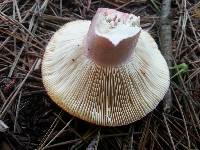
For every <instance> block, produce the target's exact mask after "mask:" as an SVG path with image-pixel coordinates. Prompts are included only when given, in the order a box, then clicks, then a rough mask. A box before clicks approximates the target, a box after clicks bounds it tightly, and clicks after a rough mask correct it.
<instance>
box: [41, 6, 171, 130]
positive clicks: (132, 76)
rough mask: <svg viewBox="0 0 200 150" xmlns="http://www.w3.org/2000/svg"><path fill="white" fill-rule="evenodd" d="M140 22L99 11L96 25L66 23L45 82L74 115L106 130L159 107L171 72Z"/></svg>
mask: <svg viewBox="0 0 200 150" xmlns="http://www.w3.org/2000/svg"><path fill="white" fill-rule="evenodd" d="M139 22H140V18H139V17H137V16H135V15H133V14H127V13H122V12H119V11H116V10H113V9H107V8H99V9H98V10H97V13H96V14H95V16H94V18H93V19H92V21H86V20H77V21H72V22H69V23H67V24H65V25H64V26H63V27H62V28H61V29H59V30H58V31H57V32H56V33H55V34H54V35H53V37H52V38H51V40H50V42H49V44H48V45H47V47H46V51H45V54H44V58H43V62H42V77H43V83H44V86H45V88H46V90H47V93H48V94H49V96H50V97H51V99H52V100H53V101H54V102H55V103H56V104H57V105H59V106H60V107H61V108H63V109H64V110H65V111H67V112H68V113H70V114H72V115H73V116H76V117H78V118H81V119H83V120H85V121H88V122H91V123H94V124H98V125H103V126H121V125H126V124H129V123H131V122H134V121H136V120H139V119H141V118H142V117H144V116H145V115H146V114H148V113H149V112H151V111H152V110H153V109H155V108H156V106H157V105H158V103H159V102H160V101H161V100H162V99H163V97H164V95H165V93H166V92H167V90H168V88H169V80H170V78H169V70H168V66H167V63H166V61H165V59H164V58H163V56H162V55H161V53H160V51H159V49H158V46H157V44H156V43H155V41H154V39H153V38H152V37H151V35H150V34H149V33H148V32H146V31H144V30H143V29H141V27H140V23H139Z"/></svg>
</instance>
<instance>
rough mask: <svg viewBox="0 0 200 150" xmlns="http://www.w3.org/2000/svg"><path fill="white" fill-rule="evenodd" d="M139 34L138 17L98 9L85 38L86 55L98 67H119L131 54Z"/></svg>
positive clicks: (111, 10) (112, 10)
mask: <svg viewBox="0 0 200 150" xmlns="http://www.w3.org/2000/svg"><path fill="white" fill-rule="evenodd" d="M140 32H141V27H140V18H139V17H136V16H135V15H133V14H127V13H122V12H119V11H116V10H114V9H107V8H99V9H98V10H97V13H96V14H95V16H94V18H93V19H92V22H91V25H90V28H89V31H88V34H87V37H86V43H85V44H86V55H87V56H88V57H89V58H90V59H92V60H93V61H94V62H95V63H96V64H98V65H102V66H114V65H119V64H121V63H123V62H124V61H127V60H128V58H129V57H130V56H131V54H132V53H133V50H134V48H135V46H136V44H137V41H138V38H139V35H140Z"/></svg>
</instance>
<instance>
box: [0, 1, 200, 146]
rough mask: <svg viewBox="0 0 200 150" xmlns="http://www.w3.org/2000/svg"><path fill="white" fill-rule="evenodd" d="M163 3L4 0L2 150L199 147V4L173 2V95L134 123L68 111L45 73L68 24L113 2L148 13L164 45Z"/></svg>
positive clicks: (148, 24) (0, 19)
mask: <svg viewBox="0 0 200 150" xmlns="http://www.w3.org/2000/svg"><path fill="white" fill-rule="evenodd" d="M161 6H162V1H161V0H132V1H128V0H118V1H115V0H71V1H70V0H67V1H64V0H35V1H34V0H26V1H24V0H0V150H34V149H38V150H44V149H51V150H53V149H59V150H62V149H63V150H64V149H86V148H88V149H91V150H92V149H103V150H104V149H105V150H111V149H116V150H118V149H123V150H126V149H138V150H143V149H152V150H153V149H158V150H162V149H163V150H166V149H180V150H188V149H195V150H197V149H200V121H199V119H200V2H199V0H172V4H171V15H170V17H169V18H170V21H171V26H172V29H171V31H172V45H171V47H172V49H171V53H172V56H170V57H171V58H172V59H171V66H170V72H171V77H172V78H171V86H170V89H171V99H172V104H171V106H170V109H169V110H168V111H164V109H163V108H164V107H163V102H161V103H160V104H159V105H158V107H157V108H156V109H155V110H154V111H153V112H151V113H149V114H148V115H147V116H145V117H144V118H142V119H141V120H139V121H136V122H134V123H132V124H130V125H126V126H121V127H100V126H96V125H92V124H89V123H87V122H85V121H82V120H80V119H77V118H74V117H73V116H71V115H69V114H68V113H66V112H64V111H62V109H61V108H59V107H58V106H57V105H56V104H54V103H53V102H52V101H51V99H50V98H49V96H48V95H47V93H46V91H45V89H44V87H43V84H42V77H41V71H40V68H41V60H42V57H43V54H44V51H45V47H46V45H47V43H48V41H49V39H50V38H51V36H52V35H53V34H54V32H55V31H57V30H58V29H59V28H60V27H61V26H62V25H63V24H65V23H67V22H70V21H72V20H77V19H87V20H91V18H92V17H93V15H94V14H95V12H96V10H97V8H99V7H108V8H115V9H117V10H119V11H123V12H128V13H133V14H135V15H139V16H141V26H142V28H143V29H145V30H148V31H149V33H150V34H151V35H152V36H153V37H154V38H155V40H156V42H157V44H158V46H159V47H162V45H161V44H160V43H161V39H160V31H161V30H160V29H161V23H160V20H161V19H160V16H161V14H162V9H161Z"/></svg>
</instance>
